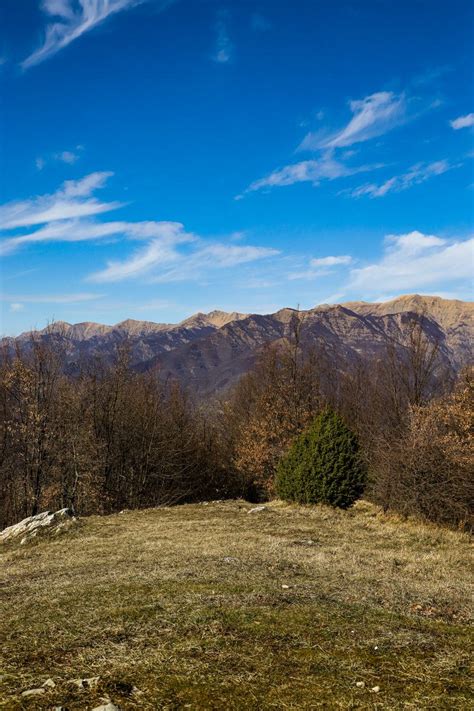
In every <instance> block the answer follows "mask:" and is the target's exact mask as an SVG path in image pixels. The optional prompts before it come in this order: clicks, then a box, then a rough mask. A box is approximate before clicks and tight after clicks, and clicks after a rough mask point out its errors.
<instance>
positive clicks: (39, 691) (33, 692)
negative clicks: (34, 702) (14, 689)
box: [22, 687, 46, 696]
mask: <svg viewBox="0 0 474 711" xmlns="http://www.w3.org/2000/svg"><path fill="white" fill-rule="evenodd" d="M45 693H46V689H43V687H40V688H39V689H27V690H26V691H23V693H22V696H41V695H42V694H45Z"/></svg>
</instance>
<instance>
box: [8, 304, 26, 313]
mask: <svg viewBox="0 0 474 711" xmlns="http://www.w3.org/2000/svg"><path fill="white" fill-rule="evenodd" d="M24 308H25V306H24V304H20V303H17V302H14V303H12V304H10V311H12V312H13V313H15V312H18V311H23V309H24Z"/></svg>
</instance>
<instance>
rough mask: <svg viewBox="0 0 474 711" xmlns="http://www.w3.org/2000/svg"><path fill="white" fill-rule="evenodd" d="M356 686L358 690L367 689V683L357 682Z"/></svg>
mask: <svg viewBox="0 0 474 711" xmlns="http://www.w3.org/2000/svg"><path fill="white" fill-rule="evenodd" d="M356 686H357V688H358V689H365V681H356Z"/></svg>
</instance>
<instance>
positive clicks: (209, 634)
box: [0, 502, 474, 711]
mask: <svg viewBox="0 0 474 711" xmlns="http://www.w3.org/2000/svg"><path fill="white" fill-rule="evenodd" d="M249 508H251V506H250V505H249V504H246V503H244V502H224V503H213V504H209V505H192V506H191V505H190V506H181V507H175V508H168V509H155V510H148V511H141V512H137V511H134V512H126V513H123V514H118V515H114V516H108V517H104V518H99V517H91V518H88V519H84V520H82V521H81V522H80V523H79V524H78V525H77V526H76V527H75V529H73V530H71V531H69V532H67V533H65V534H63V535H62V536H60V537H56V538H53V539H45V540H40V541H38V542H32V543H30V544H28V545H25V546H21V547H18V546H17V547H16V548H7V549H4V550H3V551H2V559H3V560H2V568H1V570H2V580H1V586H2V587H1V590H2V593H3V594H2V610H1V626H2V635H3V637H2V641H3V643H2V651H3V654H4V660H3V663H2V667H1V669H0V680H1V681H0V689H1V691H0V696H1V698H2V700H3V701H2V703H3V706H2V708H6V709H23V708H24V709H51V708H53V707H54V705H56V704H57V705H59V704H62V705H64V706H66V707H67V708H68V709H69V710H72V709H90V708H94V706H96V705H98V704H99V702H100V698H101V697H102V698H103V697H106V696H107V697H109V698H111V699H112V700H113V701H114V702H115V703H117V704H118V705H120V706H121V708H122V709H184V708H190V709H216V710H217V709H219V710H223V709H226V710H227V709H239V710H240V709H255V710H257V709H258V710H260V709H318V708H322V709H356V708H358V709H416V710H417V711H418V710H419V709H470V708H472V707H473V705H474V697H473V696H472V695H471V694H470V690H469V668H468V660H469V642H470V636H469V626H468V623H469V616H470V612H471V610H470V600H471V593H472V590H470V582H471V580H472V575H471V571H470V570H469V561H470V558H469V552H470V540H469V538H468V536H467V535H465V534H460V533H456V532H452V531H447V530H441V529H437V528H434V527H428V526H423V525H421V524H415V523H412V522H403V521H400V520H397V519H395V518H387V517H384V516H382V515H381V514H379V513H378V511H377V509H376V508H375V507H373V506H371V505H369V504H367V503H365V502H360V503H359V504H358V505H357V506H356V507H354V509H352V510H350V511H347V512H339V511H333V510H329V509H326V508H317V507H316V508H298V507H292V506H287V505H284V504H281V503H279V502H275V503H273V504H271V505H270V506H269V507H268V509H267V510H266V511H264V512H261V513H256V514H247V511H248V510H249ZM283 586H289V587H283ZM93 676H99V677H100V681H99V685H98V686H97V687H96V688H95V689H93V690H84V691H81V690H79V689H77V688H75V687H73V686H72V685H71V684H69V683H68V680H69V679H71V678H77V677H93ZM49 677H51V678H53V680H54V681H55V684H56V686H55V688H54V689H51V690H49V691H48V692H47V693H46V694H45V695H44V696H43V697H41V698H36V699H25V698H22V697H21V692H22V691H23V690H25V689H28V688H31V687H36V686H39V685H41V684H42V683H43V682H44V681H45V680H46V679H47V678H49ZM360 681H363V682H365V688H363V689H361V688H359V687H357V686H356V682H360ZM374 686H379V687H380V691H379V692H378V693H377V692H372V691H370V689H371V688H372V687H374ZM133 687H137V688H138V689H139V690H140V692H141V693H136V692H134V693H132V692H131V690H132V688H133ZM0 705H2V704H0Z"/></svg>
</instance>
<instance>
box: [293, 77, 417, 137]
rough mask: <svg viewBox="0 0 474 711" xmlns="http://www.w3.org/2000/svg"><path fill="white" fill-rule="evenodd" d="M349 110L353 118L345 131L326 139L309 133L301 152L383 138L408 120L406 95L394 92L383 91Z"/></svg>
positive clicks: (359, 102)
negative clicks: (378, 137) (406, 118)
mask: <svg viewBox="0 0 474 711" xmlns="http://www.w3.org/2000/svg"><path fill="white" fill-rule="evenodd" d="M349 107H350V110H351V112H352V114H353V117H352V119H351V120H350V121H349V123H348V124H347V125H346V126H345V127H344V128H343V129H342V130H340V131H338V132H336V133H334V134H332V135H330V136H329V137H327V136H326V137H325V138H323V137H322V136H321V133H320V132H316V133H308V134H307V136H306V137H305V138H304V139H303V142H302V143H301V145H300V149H301V150H316V149H319V148H341V147H344V146H352V145H353V144H354V143H361V142H362V141H368V140H369V139H371V138H376V137H377V136H382V135H383V134H384V133H387V132H388V131H390V130H391V129H392V128H394V127H395V126H397V125H399V124H400V123H402V122H403V121H404V120H405V117H406V98H405V96H404V94H394V93H393V92H391V91H379V92H377V93H375V94H371V95H370V96H366V97H365V98H364V99H360V100H357V101H351V102H350V103H349Z"/></svg>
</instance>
